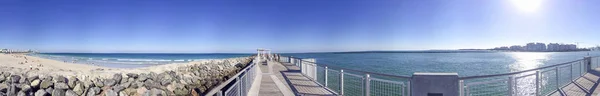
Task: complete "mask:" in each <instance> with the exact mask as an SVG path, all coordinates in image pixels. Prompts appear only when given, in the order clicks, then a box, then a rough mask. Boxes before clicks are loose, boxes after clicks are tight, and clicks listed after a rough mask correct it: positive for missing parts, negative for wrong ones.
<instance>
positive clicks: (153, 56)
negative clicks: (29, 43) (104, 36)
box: [29, 53, 252, 68]
mask: <svg viewBox="0 0 600 96" xmlns="http://www.w3.org/2000/svg"><path fill="white" fill-rule="evenodd" d="M29 55H31V56H37V57H42V58H47V59H53V60H58V61H63V62H69V63H78V64H89V65H96V66H104V67H113V68H137V67H146V66H153V65H162V64H171V63H186V62H190V61H198V60H203V59H223V58H235V57H246V56H250V55H252V54H237V53H215V54H193V53H188V54H183V53H38V54H29Z"/></svg>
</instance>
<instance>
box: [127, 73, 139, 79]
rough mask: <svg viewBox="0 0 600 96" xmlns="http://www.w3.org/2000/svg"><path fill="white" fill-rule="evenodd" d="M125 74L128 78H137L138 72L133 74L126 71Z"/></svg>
mask: <svg viewBox="0 0 600 96" xmlns="http://www.w3.org/2000/svg"><path fill="white" fill-rule="evenodd" d="M127 76H128V77H129V78H138V74H134V73H127Z"/></svg>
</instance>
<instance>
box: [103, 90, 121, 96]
mask: <svg viewBox="0 0 600 96" xmlns="http://www.w3.org/2000/svg"><path fill="white" fill-rule="evenodd" d="M118 95H119V94H117V92H115V91H113V90H110V89H109V90H107V91H106V93H105V94H104V96H118Z"/></svg>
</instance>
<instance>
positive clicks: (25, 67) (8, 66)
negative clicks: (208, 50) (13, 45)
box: [0, 54, 220, 78]
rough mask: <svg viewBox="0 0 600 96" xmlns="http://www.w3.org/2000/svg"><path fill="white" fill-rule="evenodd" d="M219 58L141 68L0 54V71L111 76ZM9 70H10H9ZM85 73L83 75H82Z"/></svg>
mask: <svg viewBox="0 0 600 96" xmlns="http://www.w3.org/2000/svg"><path fill="white" fill-rule="evenodd" d="M215 60H217V61H218V60H220V59H206V60H201V61H193V62H188V63H172V64H163V65H156V66H149V67H142V68H109V67H103V66H95V65H92V64H78V63H72V62H69V61H67V62H65V61H57V60H52V59H46V58H40V57H35V56H28V55H26V54H0V71H9V70H12V71H15V72H19V71H22V72H25V73H27V74H37V75H63V76H76V77H79V78H81V77H100V78H103V77H111V76H112V75H113V74H115V73H149V72H155V73H160V72H165V71H171V70H180V69H178V68H180V67H182V66H189V65H195V64H202V63H207V62H214V61H215ZM9 72H10V71H9ZM83 74H85V76H83Z"/></svg>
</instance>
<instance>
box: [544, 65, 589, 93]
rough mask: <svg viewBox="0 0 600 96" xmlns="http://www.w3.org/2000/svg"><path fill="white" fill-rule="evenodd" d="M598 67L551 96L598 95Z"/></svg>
mask: <svg viewBox="0 0 600 96" xmlns="http://www.w3.org/2000/svg"><path fill="white" fill-rule="evenodd" d="M599 82H600V68H596V69H594V70H590V72H588V73H585V74H584V75H583V76H581V77H580V78H578V79H576V80H575V81H572V82H571V83H569V84H568V85H567V86H565V87H563V88H561V90H560V91H559V92H554V93H552V94H551V96H600V88H598V87H599V86H598V85H599V84H600V83H599Z"/></svg>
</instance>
